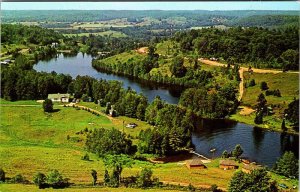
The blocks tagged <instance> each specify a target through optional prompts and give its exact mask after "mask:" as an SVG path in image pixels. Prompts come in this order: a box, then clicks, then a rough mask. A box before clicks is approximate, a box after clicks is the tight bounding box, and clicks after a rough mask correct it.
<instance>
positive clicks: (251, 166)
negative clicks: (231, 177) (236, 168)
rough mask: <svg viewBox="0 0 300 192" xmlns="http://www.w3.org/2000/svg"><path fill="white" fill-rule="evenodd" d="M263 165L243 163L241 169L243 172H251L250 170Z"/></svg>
mask: <svg viewBox="0 0 300 192" xmlns="http://www.w3.org/2000/svg"><path fill="white" fill-rule="evenodd" d="M262 168H263V167H262V166H260V165H255V164H253V163H251V164H243V166H242V171H243V172H244V173H248V174H249V173H251V172H252V171H254V170H258V169H262Z"/></svg>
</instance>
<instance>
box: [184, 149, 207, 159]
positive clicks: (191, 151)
mask: <svg viewBox="0 0 300 192" xmlns="http://www.w3.org/2000/svg"><path fill="white" fill-rule="evenodd" d="M189 152H190V153H193V154H195V155H197V156H198V157H201V158H203V159H206V160H210V159H209V158H207V157H205V156H203V155H201V154H199V153H197V152H196V151H194V150H190V151H189Z"/></svg>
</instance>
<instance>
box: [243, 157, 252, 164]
mask: <svg viewBox="0 0 300 192" xmlns="http://www.w3.org/2000/svg"><path fill="white" fill-rule="evenodd" d="M242 163H243V164H250V163H251V162H250V160H249V159H246V158H243V159H242Z"/></svg>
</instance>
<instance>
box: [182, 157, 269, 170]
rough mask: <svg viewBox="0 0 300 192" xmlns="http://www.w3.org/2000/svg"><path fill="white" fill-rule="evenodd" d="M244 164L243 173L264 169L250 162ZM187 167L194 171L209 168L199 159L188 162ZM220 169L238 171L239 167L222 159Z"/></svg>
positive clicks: (233, 162) (232, 161)
mask: <svg viewBox="0 0 300 192" xmlns="http://www.w3.org/2000/svg"><path fill="white" fill-rule="evenodd" d="M242 163H243V165H242V171H243V172H245V173H251V172H252V171H253V170H257V169H261V168H263V167H262V166H260V165H256V164H254V163H251V162H250V161H248V160H242ZM186 167H187V168H189V169H194V168H199V169H205V168H207V167H206V165H205V164H204V163H203V162H202V161H201V160H200V159H199V158H198V159H192V160H187V161H186ZM219 168H221V169H223V170H232V169H238V168H239V165H238V164H237V163H236V162H235V161H234V160H232V159H222V160H220V161H219Z"/></svg>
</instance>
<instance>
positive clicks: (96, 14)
mask: <svg viewBox="0 0 300 192" xmlns="http://www.w3.org/2000/svg"><path fill="white" fill-rule="evenodd" d="M297 14H298V12H297V11H259V10H256V11H254V10H251V11H248V10H245V11H243V10H240V11H238V10H237V11H205V10H195V11H184V10H176V11H159V10H147V11H141V10H139V11H133V10H131V11H128V10H126V11H124V10H119V11H113V10H102V11H96V10H94V11H93V10H88V11H86V10H51V11H50V10H43V11H39V10H18V11H17V10H3V15H4V16H3V22H28V21H30V22H33V21H35V22H42V24H43V25H46V24H50V23H51V22H95V21H107V20H112V19H119V18H127V21H128V22H131V23H140V22H142V21H143V19H144V18H145V17H151V18H155V19H158V20H166V22H167V21H168V20H167V19H168V18H174V17H184V18H186V22H184V23H183V24H185V25H189V27H191V26H208V25H212V24H215V25H216V24H227V23H228V24H230V23H235V22H234V21H239V19H240V18H245V17H246V18H247V17H251V16H260V15H266V16H270V15H274V16H279V17H282V16H283V15H297ZM221 18H222V19H221ZM180 24H182V23H180ZM51 27H52V26H51Z"/></svg>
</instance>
